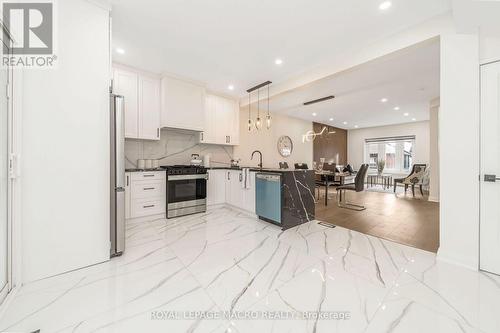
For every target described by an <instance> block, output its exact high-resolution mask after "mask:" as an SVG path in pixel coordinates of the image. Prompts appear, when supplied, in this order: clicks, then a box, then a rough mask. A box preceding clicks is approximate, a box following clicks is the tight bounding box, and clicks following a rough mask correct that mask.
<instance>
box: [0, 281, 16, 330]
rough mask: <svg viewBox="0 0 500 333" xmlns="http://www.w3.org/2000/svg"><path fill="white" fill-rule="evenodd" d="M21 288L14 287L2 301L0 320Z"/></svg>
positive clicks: (0, 304)
mask: <svg viewBox="0 0 500 333" xmlns="http://www.w3.org/2000/svg"><path fill="white" fill-rule="evenodd" d="M18 290H19V287H14V288H13V289H12V290H11V291H10V292H9V293H8V294H7V297H5V299H4V300H3V302H2V303H0V322H1V321H2V319H3V317H4V315H5V311H6V310H7V308H8V307H9V305H10V303H12V300H13V299H14V298H15V296H16V294H17V292H18Z"/></svg>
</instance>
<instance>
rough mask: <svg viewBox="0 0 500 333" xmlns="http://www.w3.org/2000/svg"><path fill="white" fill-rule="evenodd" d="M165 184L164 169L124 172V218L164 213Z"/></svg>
mask: <svg viewBox="0 0 500 333" xmlns="http://www.w3.org/2000/svg"><path fill="white" fill-rule="evenodd" d="M165 186H166V174H165V172H164V171H148V172H129V173H126V183H125V214H126V218H138V217H144V216H150V215H158V214H165V213H166V189H165ZM127 197H128V199H127Z"/></svg>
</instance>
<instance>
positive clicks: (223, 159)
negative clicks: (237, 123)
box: [125, 128, 233, 169]
mask: <svg viewBox="0 0 500 333" xmlns="http://www.w3.org/2000/svg"><path fill="white" fill-rule="evenodd" d="M160 137H161V140H160V141H148V140H134V139H126V140H125V160H126V163H125V167H126V168H127V169H132V168H136V167H137V160H138V159H158V160H160V165H175V164H189V163H190V161H191V154H199V155H200V157H201V158H204V156H206V155H210V165H211V166H228V165H230V163H231V159H232V158H233V147H231V146H220V145H208V144H203V143H200V140H199V134H198V133H197V132H193V131H184V130H175V129H165V128H163V129H162V130H161V136H160Z"/></svg>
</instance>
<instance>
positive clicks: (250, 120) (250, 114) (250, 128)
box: [248, 93, 253, 132]
mask: <svg viewBox="0 0 500 333" xmlns="http://www.w3.org/2000/svg"><path fill="white" fill-rule="evenodd" d="M250 96H251V94H250V93H248V131H249V132H251V131H252V127H253V121H252V103H251V99H250Z"/></svg>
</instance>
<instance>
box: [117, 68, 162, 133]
mask: <svg viewBox="0 0 500 333" xmlns="http://www.w3.org/2000/svg"><path fill="white" fill-rule="evenodd" d="M126 103H127V101H125V104H126ZM139 123H140V127H139V137H140V138H141V139H149V140H160V81H159V80H156V79H154V78H149V77H144V76H140V77H139Z"/></svg>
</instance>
